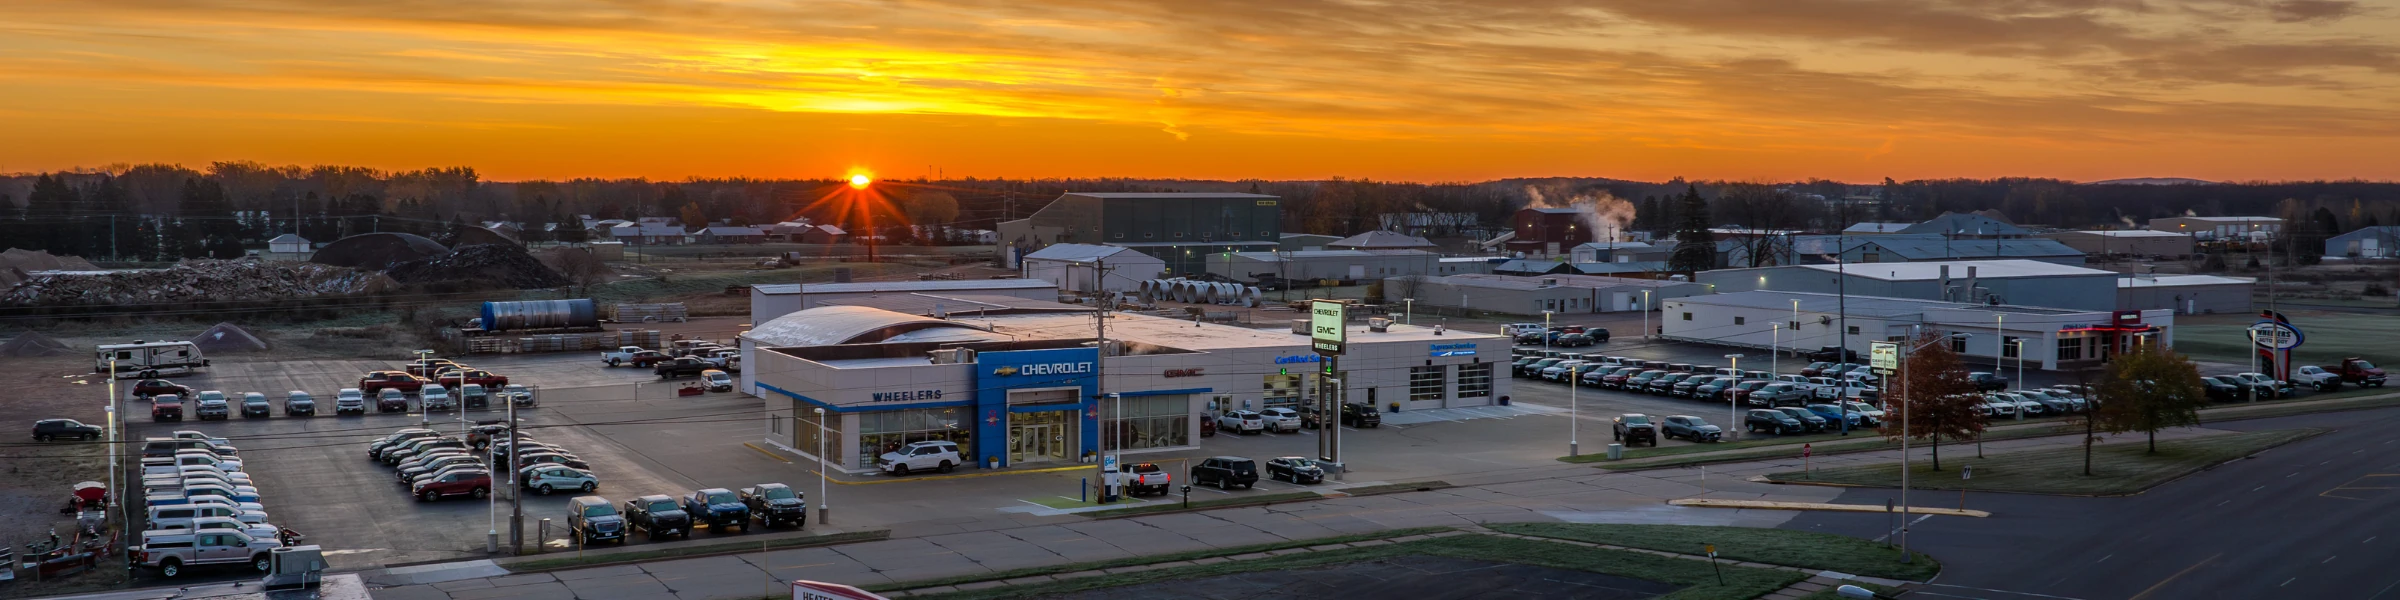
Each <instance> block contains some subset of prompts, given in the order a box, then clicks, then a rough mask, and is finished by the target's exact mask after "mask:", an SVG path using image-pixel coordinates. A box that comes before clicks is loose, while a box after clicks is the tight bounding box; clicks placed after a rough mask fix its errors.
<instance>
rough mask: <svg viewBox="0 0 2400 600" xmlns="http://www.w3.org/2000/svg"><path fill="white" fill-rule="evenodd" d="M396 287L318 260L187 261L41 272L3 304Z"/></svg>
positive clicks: (259, 298) (248, 298) (268, 297)
mask: <svg viewBox="0 0 2400 600" xmlns="http://www.w3.org/2000/svg"><path fill="white" fill-rule="evenodd" d="M391 287H392V281H391V279H390V278H387V277H384V276H383V274H381V273H376V272H373V271H360V270H357V269H349V268H343V267H334V266H327V265H320V264H314V263H290V262H260V261H256V260H246V259H245V260H187V261H184V262H183V263H182V264H178V265H175V266H174V267H171V268H166V269H143V270H130V271H106V272H50V273H41V274H35V275H32V276H31V277H29V278H27V279H26V280H25V283H24V284H23V285H19V286H17V288H16V289H14V290H10V291H8V293H7V294H6V295H0V306H92V305H126V304H149V305H160V306H162V307H163V308H166V309H175V308H193V307H187V306H176V305H178V304H186V303H194V302H272V301H279V300H293V299H304V298H322V297H332V296H350V295H357V294H368V293H375V292H380V291H383V290H386V289H389V288H391Z"/></svg>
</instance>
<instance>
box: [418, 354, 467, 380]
mask: <svg viewBox="0 0 2400 600" xmlns="http://www.w3.org/2000/svg"><path fill="white" fill-rule="evenodd" d="M465 366H466V365H461V364H458V363H457V362H455V361H452V360H450V359H447V358H428V359H425V360H420V361H416V362H411V363H408V367H407V368H408V374H410V375H415V376H418V377H432V376H434V375H435V374H439V373H441V372H442V368H444V367H465Z"/></svg>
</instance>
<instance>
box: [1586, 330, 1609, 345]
mask: <svg viewBox="0 0 2400 600" xmlns="http://www.w3.org/2000/svg"><path fill="white" fill-rule="evenodd" d="M1583 335H1584V336H1586V337H1590V338H1592V342H1593V343H1598V344H1606V343H1608V330H1606V329H1601V328H1598V327H1593V328H1590V329H1585V330H1583Z"/></svg>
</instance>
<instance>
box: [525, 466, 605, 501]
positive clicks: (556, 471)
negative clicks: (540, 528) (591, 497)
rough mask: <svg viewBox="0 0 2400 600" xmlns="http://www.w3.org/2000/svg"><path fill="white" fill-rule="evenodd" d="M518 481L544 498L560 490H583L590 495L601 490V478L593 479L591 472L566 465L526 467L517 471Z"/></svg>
mask: <svg viewBox="0 0 2400 600" xmlns="http://www.w3.org/2000/svg"><path fill="white" fill-rule="evenodd" d="M517 481H519V482H523V485H524V486H525V489H529V490H533V491H534V493H537V494H541V495H544V496H548V495H550V493H551V492H555V491H558V490H581V491H582V492H584V493H587V494H588V493H591V491H592V490H595V489H599V488H600V478H598V477H593V476H592V472H591V471H585V470H582V469H577V468H574V467H569V466H565V465H534V466H530V467H525V468H524V469H523V470H520V471H517Z"/></svg>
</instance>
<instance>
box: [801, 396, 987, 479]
mask: <svg viewBox="0 0 2400 600" xmlns="http://www.w3.org/2000/svg"><path fill="white" fill-rule="evenodd" d="M968 414H969V413H968V410H967V409H965V408H958V407H953V408H925V409H916V410H892V411H884V412H872V413H863V414H860V415H858V455H857V456H856V457H855V458H853V459H852V460H851V464H853V465H854V466H855V467H857V468H861V469H871V468H875V467H876V466H877V464H878V461H879V460H880V457H881V456H883V453H885V452H891V451H894V450H899V449H900V447H901V446H906V445H909V444H911V443H914V442H927V441H948V442H956V443H957V444H958V449H959V451H960V452H964V453H968V454H969V456H966V457H965V458H966V459H967V462H968V464H975V462H976V461H978V460H980V459H979V458H977V457H975V456H972V454H973V453H974V451H975V445H974V443H973V438H974V434H975V428H974V427H973V424H972V423H971V422H969V421H968V420H967V416H968ZM829 420H831V419H829ZM833 421H834V422H835V423H839V422H840V421H839V420H833ZM837 435H838V432H837Z"/></svg>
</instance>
